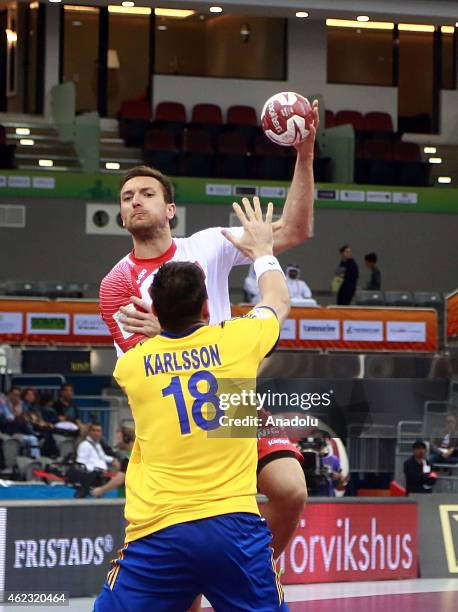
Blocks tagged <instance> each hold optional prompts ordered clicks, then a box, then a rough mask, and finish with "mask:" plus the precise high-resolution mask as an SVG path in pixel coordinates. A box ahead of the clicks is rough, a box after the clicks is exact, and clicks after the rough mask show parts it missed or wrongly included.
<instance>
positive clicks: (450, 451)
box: [429, 414, 458, 464]
mask: <svg viewBox="0 0 458 612" xmlns="http://www.w3.org/2000/svg"><path fill="white" fill-rule="evenodd" d="M429 461H430V463H433V464H434V463H456V462H458V431H457V429H456V417H455V416H454V415H453V414H447V415H446V417H445V429H444V433H443V434H442V436H440V437H439V438H436V439H435V440H433V441H432V442H431V455H430V457H429Z"/></svg>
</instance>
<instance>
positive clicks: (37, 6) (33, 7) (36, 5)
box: [29, 2, 40, 9]
mask: <svg viewBox="0 0 458 612" xmlns="http://www.w3.org/2000/svg"><path fill="white" fill-rule="evenodd" d="M39 6H40V3H39V2H31V3H30V4H29V8H30V9H37V8H39Z"/></svg>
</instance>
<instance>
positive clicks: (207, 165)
mask: <svg viewBox="0 0 458 612" xmlns="http://www.w3.org/2000/svg"><path fill="white" fill-rule="evenodd" d="M183 152H184V155H183V158H182V162H181V172H182V174H183V175H185V176H201V177H212V176H215V173H216V155H215V149H214V147H213V143H212V138H211V136H210V134H208V133H207V132H205V131H203V130H186V132H185V133H184V137H183Z"/></svg>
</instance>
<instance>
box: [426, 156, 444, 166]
mask: <svg viewBox="0 0 458 612" xmlns="http://www.w3.org/2000/svg"><path fill="white" fill-rule="evenodd" d="M428 161H429V163H430V164H441V163H442V157H430V158H429V159H428Z"/></svg>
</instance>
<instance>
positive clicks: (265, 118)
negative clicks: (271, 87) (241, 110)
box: [261, 91, 313, 147]
mask: <svg viewBox="0 0 458 612" xmlns="http://www.w3.org/2000/svg"><path fill="white" fill-rule="evenodd" d="M312 123H313V112H312V107H311V105H310V102H309V101H308V100H307V98H304V96H301V95H300V94H297V93H294V92H292V91H284V92H281V93H277V94H275V95H274V96H272V97H271V98H269V99H268V100H267V102H266V103H265V104H264V108H263V109H262V112H261V125H262V129H263V130H264V133H265V135H266V136H267V138H269V139H270V140H271V141H272V142H274V143H275V144H278V145H281V146H283V147H292V146H293V145H296V144H299V143H300V142H302V141H303V140H305V139H306V138H307V136H308V135H309V133H310V125H311V124H312Z"/></svg>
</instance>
